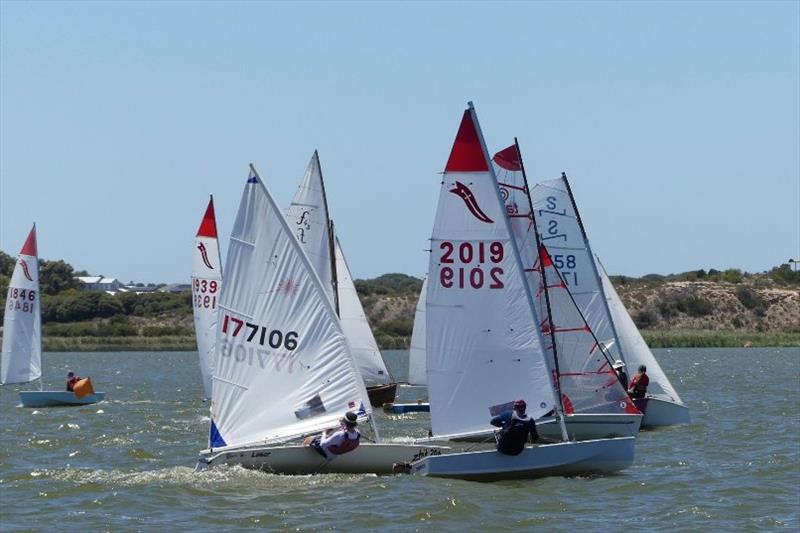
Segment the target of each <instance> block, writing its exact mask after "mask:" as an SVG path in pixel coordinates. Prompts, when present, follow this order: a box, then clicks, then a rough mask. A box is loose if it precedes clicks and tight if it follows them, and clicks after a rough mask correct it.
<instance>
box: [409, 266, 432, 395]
mask: <svg viewBox="0 0 800 533" xmlns="http://www.w3.org/2000/svg"><path fill="white" fill-rule="evenodd" d="M427 291H428V278H427V277H426V278H425V279H424V280H422V290H421V291H420V292H419V299H418V300H417V307H416V309H415V310H414V329H413V330H412V331H411V347H410V349H409V351H408V382H409V383H410V384H411V385H427V384H428V376H427V371H426V368H427V363H426V358H427V355H426V350H425V322H426V319H425V294H426V292H427Z"/></svg>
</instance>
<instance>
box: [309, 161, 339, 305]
mask: <svg viewBox="0 0 800 533" xmlns="http://www.w3.org/2000/svg"><path fill="white" fill-rule="evenodd" d="M314 159H315V160H316V162H317V167H318V168H319V183H320V185H321V186H322V205H323V207H324V209H325V221H326V222H327V224H328V255H329V256H330V259H331V287H333V308H334V309H335V310H336V316H339V280H338V278H337V276H336V248H335V242H336V241H335V240H334V236H333V220H331V214H330V211H329V210H328V195H327V194H325V178H324V176H323V174H322V164H321V163H320V162H319V153H318V152H317V151H316V150H314Z"/></svg>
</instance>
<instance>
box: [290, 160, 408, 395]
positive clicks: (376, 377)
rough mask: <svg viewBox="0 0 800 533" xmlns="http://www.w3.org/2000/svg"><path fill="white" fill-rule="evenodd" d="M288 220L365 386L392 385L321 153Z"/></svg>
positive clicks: (293, 205)
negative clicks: (335, 214) (333, 208)
mask: <svg viewBox="0 0 800 533" xmlns="http://www.w3.org/2000/svg"><path fill="white" fill-rule="evenodd" d="M286 219H287V221H288V223H289V226H290V227H291V228H292V229H293V230H294V233H295V237H297V241H298V243H299V244H300V247H301V248H302V249H303V251H304V252H305V253H306V255H307V256H308V258H309V260H310V261H311V264H312V265H313V266H314V268H315V269H316V272H317V274H318V275H319V279H320V280H322V284H323V286H324V287H325V290H326V293H327V294H328V297H329V298H331V302H333V305H334V307H335V309H336V312H337V314H338V315H339V317H340V319H341V324H342V330H343V331H344V334H345V337H347V342H348V343H349V344H350V348H351V349H352V353H353V357H355V360H356V364H357V366H358V369H359V371H360V372H361V375H362V376H363V378H364V381H365V382H366V383H367V384H368V385H376V384H377V385H384V384H387V383H389V382H391V381H392V377H391V375H390V373H389V370H388V369H387V368H386V363H385V362H384V361H383V356H382V355H381V351H380V349H379V348H378V343H377V342H376V341H375V337H374V336H373V334H372V330H371V329H370V327H369V323H368V322H367V317H366V315H365V314H364V309H363V308H362V306H361V302H360V301H359V300H358V293H357V292H356V288H355V285H354V284H353V279H352V275H351V273H350V269H349V268H348V267H347V263H346V261H345V258H344V254H343V253H342V250H341V247H340V246H339V243H338V239H337V238H336V235H335V232H334V229H333V223H332V222H331V220H330V212H329V210H328V200H327V197H326V195H325V181H324V180H323V177H322V170H321V167H320V162H319V154H318V153H317V151H316V150H315V151H314V154H313V155H312V156H311V161H310V162H309V163H308V168H307V169H306V173H305V175H304V176H303V181H302V182H301V183H300V186H299V187H298V188H297V192H296V193H295V195H294V198H293V199H292V203H291V204H290V205H289V210H288V211H287V213H286Z"/></svg>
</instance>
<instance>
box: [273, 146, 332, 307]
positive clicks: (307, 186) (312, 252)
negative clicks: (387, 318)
mask: <svg viewBox="0 0 800 533" xmlns="http://www.w3.org/2000/svg"><path fill="white" fill-rule="evenodd" d="M286 220H287V222H288V223H289V226H290V227H291V228H292V232H293V233H294V235H295V237H296V238H297V242H299V243H300V247H301V248H302V249H303V251H304V252H305V254H306V255H307V256H308V259H309V261H311V265H312V266H313V267H314V270H315V272H316V273H317V275H318V276H319V279H321V280H322V284H323V286H324V288H325V294H327V295H328V298H330V299H331V301H332V302H333V303H334V308H337V304H336V300H335V298H336V292H335V281H334V274H335V272H334V270H333V250H332V246H331V244H332V241H331V238H332V235H331V231H330V216H329V214H328V200H327V198H326V197H325V184H324V182H323V181H322V168H321V167H320V164H319V155H318V154H317V151H316V150H314V154H313V155H312V156H311V160H310V161H309V162H308V167H307V168H306V172H305V174H304V175H303V181H301V182H300V185H299V186H298V187H297V192H295V194H294V198H292V203H291V204H290V205H289V209H288V211H287V212H286ZM337 310H338V309H337Z"/></svg>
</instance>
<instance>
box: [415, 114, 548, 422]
mask: <svg viewBox="0 0 800 533" xmlns="http://www.w3.org/2000/svg"><path fill="white" fill-rule="evenodd" d="M431 249H432V251H431V256H430V263H429V268H428V288H427V294H426V303H425V312H426V317H427V327H426V329H427V331H426V343H425V344H426V348H427V373H428V393H429V398H430V404H431V426H432V430H433V433H434V435H436V436H442V435H448V434H464V433H479V432H484V431H486V430H487V429H489V428H490V427H491V426H490V425H489V418H490V416H491V414H492V413H495V412H497V411H498V410H503V409H505V408H506V406H510V402H512V401H513V400H515V399H516V398H524V399H525V400H526V401H527V403H528V406H529V414H530V415H531V416H532V417H537V418H538V417H540V416H542V415H544V414H546V413H547V412H549V411H551V410H552V409H554V408H555V407H557V405H556V397H555V394H554V391H553V384H552V381H551V378H550V370H549V368H548V364H547V362H546V360H545V355H544V352H543V349H542V342H541V338H540V336H539V329H538V327H537V325H538V320H537V318H536V316H535V313H534V310H533V306H532V302H531V298H530V294H529V292H528V290H527V287H526V282H525V279H524V277H523V274H524V273H523V267H522V264H521V262H520V257H519V252H518V250H517V248H516V245H515V243H514V239H513V238H512V235H511V229H510V226H509V224H508V219H507V218H506V216H505V206H504V204H503V200H502V198H501V197H500V191H499V189H498V185H497V181H496V178H495V175H494V172H493V171H492V169H491V167H490V166H489V158H488V155H487V153H486V149H485V146H484V143H483V139H482V137H481V133H480V128H479V126H478V122H477V117H476V115H475V111H474V109H473V108H472V106H471V105H470V108H469V109H467V110H466V111H465V112H464V116H463V118H462V121H461V125H460V127H459V130H458V134H457V135H456V139H455V142H454V144H453V148H452V151H451V153H450V157H449V159H448V162H447V165H446V167H445V171H444V176H443V179H442V188H441V191H440V193H439V203H438V206H437V210H436V219H435V223H434V227H433V235H432V237H431Z"/></svg>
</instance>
